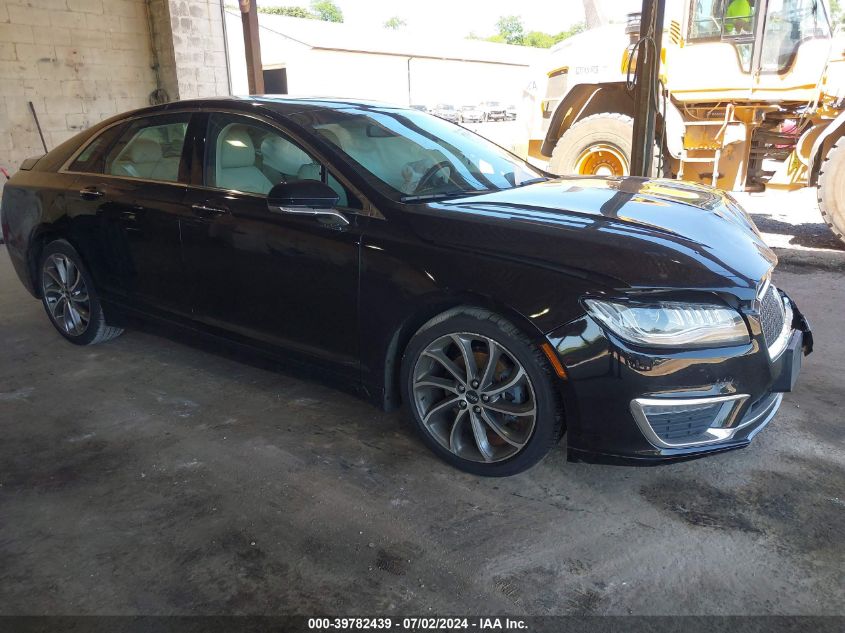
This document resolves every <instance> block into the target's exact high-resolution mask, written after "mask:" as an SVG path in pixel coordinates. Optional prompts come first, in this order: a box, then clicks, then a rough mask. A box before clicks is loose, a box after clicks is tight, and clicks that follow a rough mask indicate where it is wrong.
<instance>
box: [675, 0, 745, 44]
mask: <svg viewBox="0 0 845 633" xmlns="http://www.w3.org/2000/svg"><path fill="white" fill-rule="evenodd" d="M756 4H757V3H756V1H755V0H693V11H692V14H691V15H690V28H689V37H688V38H687V39H689V40H690V41H694V40H718V39H722V38H723V37H736V36H741V35H749V34H751V33H753V32H754V15H755V13H756V10H757V7H756Z"/></svg>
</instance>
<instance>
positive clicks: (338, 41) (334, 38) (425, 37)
mask: <svg viewBox="0 0 845 633" xmlns="http://www.w3.org/2000/svg"><path fill="white" fill-rule="evenodd" d="M227 13H229V14H230V15H232V16H236V17H238V18H240V15H239V14H238V13H236V12H231V11H227ZM258 24H259V27H260V29H261V38H262V41H261V49H262V50H261V53H262V54H261V57H262V59H263V61H264V63H265V65H266V64H273V63H274V62H275V61H278V62H284V61H285V60H284V59H278V60H274V52H273V39H274V38H275V37H282V38H285V39H287V40H289V41H292V42H295V43H298V44H300V45H302V46H306V47H309V48H312V49H321V50H332V51H348V52H354V53H370V54H377V55H397V56H402V57H421V58H429V59H445V60H455V61H473V62H486V63H491V64H507V65H513V66H530V65H531V64H534V63H536V62H537V61H539V60H540V59H541V58H542V57H543V56H544V55H546V54H547V53H548V51H547V50H546V49H540V48H531V47H528V46H511V45H510V44H498V43H496V42H485V41H481V40H470V39H442V38H441V37H439V36H438V35H437V34H436V33H433V34H430V35H429V34H423V33H414V32H413V31H391V30H388V29H385V28H382V27H377V28H361V27H360V26H357V25H350V24H344V23H335V22H324V21H322V20H310V19H306V18H292V17H289V16H283V15H271V14H267V13H260V14H259V16H258ZM271 34H272V35H271ZM268 35H269V37H268Z"/></svg>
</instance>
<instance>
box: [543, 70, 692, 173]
mask: <svg viewBox="0 0 845 633" xmlns="http://www.w3.org/2000/svg"><path fill="white" fill-rule="evenodd" d="M665 109H666V112H665V114H666V115H665V117H664V115H663V113H662V112H658V113H657V133H658V134H661V133H662V127H663V126H664V118H665V126H666V149H667V150H668V152H669V154H671V155H672V156H673V157H675V158H678V157H679V156H680V155H681V151H682V150H683V139H684V131H685V126H684V119H683V116H682V115H681V112H680V110H679V109H678V107H677V106H676V105H675V104H674V102H672V101H671V99H667V101H666V108H665ZM601 113H616V114H624V115H627V116H630V117H632V118H633V116H634V99H633V96H632V95H631V93H630V92H629V91H628V90H627V88H626V86H625V82H621V81H619V82H610V83H602V84H578V85H576V86H573V88H572V90H570V91H569V92H568V93H567V94H566V96H565V97H564V98H563V100H562V101H561V102H560V104H559V105H558V106H557V108H556V109H555V111H554V114H553V115H552V119H551V121H550V123H549V129H548V130H547V131H546V137H545V139H544V140H543V145H542V147H541V148H540V153H541V154H543V155H544V156H547V157H551V155H552V152H553V151H554V149H555V145H557V142H558V140H559V139H560V137H561V136H563V134H564V133H565V132H566V131H567V130H568V129H569V128H571V127H572V126H573V125H575V124H576V123H578V122H579V121H581V120H583V119H586V118H587V117H589V116H592V115H594V114H601Z"/></svg>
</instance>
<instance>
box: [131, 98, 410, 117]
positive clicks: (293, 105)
mask: <svg viewBox="0 0 845 633" xmlns="http://www.w3.org/2000/svg"><path fill="white" fill-rule="evenodd" d="M257 107H261V108H265V109H268V110H272V111H274V112H277V113H279V114H283V115H289V114H295V113H297V112H305V111H309V110H321V109H322V110H338V109H344V110H408V109H409V108H408V106H403V105H397V104H393V103H386V102H383V101H373V100H368V99H348V98H344V97H288V96H286V95H250V96H235V97H228V96H226V97H207V98H204V99H186V100H184V101H171V102H168V103H163V104H160V105H155V106H149V107H147V108H142V109H140V110H135V111H133V112H132V114H133V115H139V114H153V113H156V112H167V111H168V110H175V109H179V110H182V109H185V108H196V109H198V110H202V109H214V108H233V109H236V110H243V111H245V112H248V111H250V110H252V109H253V108H257ZM127 114H128V113H127ZM120 116H124V115H120Z"/></svg>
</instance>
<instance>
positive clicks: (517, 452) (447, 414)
mask: <svg viewBox="0 0 845 633" xmlns="http://www.w3.org/2000/svg"><path fill="white" fill-rule="evenodd" d="M402 389H403V397H404V401H405V402H406V403H407V405H408V409H409V411H410V414H411V419H412V420H413V422H414V426H415V427H416V429H417V431H418V432H419V434H420V436H421V437H422V439H423V441H424V442H425V443H426V445H427V446H428V447H429V448H430V449H431V450H432V451H433V452H434V453H435V454H436V455H438V456H439V457H440V458H441V459H443V460H444V461H446V462H448V463H450V464H451V465H453V466H455V467H456V468H459V469H460V470H463V471H466V472H469V473H473V474H476V475H483V476H488V477H503V476H508V475H514V474H516V473H519V472H522V471H524V470H526V469H528V468H530V467H531V466H533V465H534V464H536V463H537V462H539V461H540V460H541V459H542V458H543V457H544V456H545V455H546V454H547V453H548V452H549V450H550V449H551V448H552V446H554V444H555V443H557V442H558V441H559V440H560V438H561V435H562V434H563V408H562V403H561V398H560V393H559V391H558V388H557V385H556V384H555V378H554V376H553V373H552V369H551V367H550V366H549V362H548V360H547V359H546V357H545V355H544V354H543V352H542V351H541V350H540V349H539V348H538V347H537V346H536V345H535V344H534V343H533V342H532V341H531V339H529V338H528V337H527V336H526V335H525V334H524V333H522V332H521V331H520V330H519V329H517V328H516V327H515V326H514V325H513V324H512V323H510V322H509V321H507V320H506V319H504V318H503V317H501V316H499V315H497V314H494V313H492V312H489V311H486V310H482V309H478V308H458V309H454V310H450V311H449V312H446V313H444V314H441V315H440V316H438V317H435V318H434V319H432V320H430V321H429V322H428V323H426V324H425V325H423V327H422V328H420V330H419V331H418V332H417V333H416V334H415V335H414V337H413V338H412V339H411V342H410V343H409V344H408V347H407V349H406V350H405V354H404V356H403V360H402Z"/></svg>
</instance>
